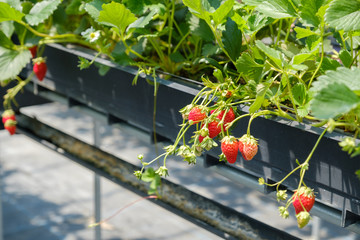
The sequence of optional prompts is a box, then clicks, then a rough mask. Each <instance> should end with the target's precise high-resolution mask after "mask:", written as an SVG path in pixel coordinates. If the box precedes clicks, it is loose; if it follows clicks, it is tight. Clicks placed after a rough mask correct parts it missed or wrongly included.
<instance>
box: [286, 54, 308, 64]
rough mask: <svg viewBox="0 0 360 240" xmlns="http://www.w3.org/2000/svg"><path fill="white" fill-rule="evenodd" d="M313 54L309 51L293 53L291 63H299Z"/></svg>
mask: <svg viewBox="0 0 360 240" xmlns="http://www.w3.org/2000/svg"><path fill="white" fill-rule="evenodd" d="M312 56H313V55H312V54H311V53H300V54H297V55H295V56H294V57H293V58H292V60H291V64H301V63H303V62H305V61H306V60H308V59H309V58H311V57H312Z"/></svg>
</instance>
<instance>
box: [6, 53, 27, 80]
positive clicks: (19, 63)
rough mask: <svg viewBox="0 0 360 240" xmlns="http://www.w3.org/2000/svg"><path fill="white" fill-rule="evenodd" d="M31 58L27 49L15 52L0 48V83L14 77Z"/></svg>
mask: <svg viewBox="0 0 360 240" xmlns="http://www.w3.org/2000/svg"><path fill="white" fill-rule="evenodd" d="M31 57H32V56H31V53H30V51H29V50H27V49H23V50H20V51H17V50H10V49H6V48H3V47H0V81H4V80H7V79H11V78H14V77H16V76H17V75H18V74H19V73H20V72H21V70H22V69H23V68H24V67H25V66H26V64H28V63H29V62H30V59H31Z"/></svg>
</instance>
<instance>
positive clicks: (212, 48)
mask: <svg viewBox="0 0 360 240" xmlns="http://www.w3.org/2000/svg"><path fill="white" fill-rule="evenodd" d="M219 52H221V49H220V48H219V46H217V45H214V44H211V43H208V44H204V46H203V48H202V50H201V53H202V55H204V56H205V57H210V56H212V55H214V54H217V53H219Z"/></svg>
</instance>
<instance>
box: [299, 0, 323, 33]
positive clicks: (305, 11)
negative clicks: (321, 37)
mask: <svg viewBox="0 0 360 240" xmlns="http://www.w3.org/2000/svg"><path fill="white" fill-rule="evenodd" d="M324 3H325V0H311V1H309V0H301V9H300V21H301V22H302V23H303V25H304V26H310V27H317V26H318V25H319V24H320V19H319V16H318V14H317V13H318V11H319V9H320V7H321V6H322V5H323V4H324Z"/></svg>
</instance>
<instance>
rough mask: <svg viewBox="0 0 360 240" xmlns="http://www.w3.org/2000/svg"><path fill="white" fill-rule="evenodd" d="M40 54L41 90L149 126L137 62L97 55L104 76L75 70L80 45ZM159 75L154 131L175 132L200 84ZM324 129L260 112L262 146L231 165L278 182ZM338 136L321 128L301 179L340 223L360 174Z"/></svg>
mask: <svg viewBox="0 0 360 240" xmlns="http://www.w3.org/2000/svg"><path fill="white" fill-rule="evenodd" d="M44 55H45V56H47V63H48V73H47V75H46V78H45V79H44V81H43V82H38V85H39V86H40V89H39V90H41V87H43V88H46V89H49V90H52V91H55V92H57V93H60V94H62V95H64V96H66V97H67V98H68V99H69V102H70V104H84V105H87V106H89V107H92V108H94V109H96V110H98V111H100V112H103V113H104V114H107V115H108V116H109V120H110V122H111V121H127V122H129V123H130V124H133V125H135V126H138V127H140V128H142V129H144V130H146V131H148V132H153V129H154V128H153V109H154V87H153V86H152V85H151V84H149V83H148V82H147V81H144V80H143V79H139V80H138V83H137V85H135V86H133V85H132V81H133V78H134V76H135V75H136V73H137V70H136V69H134V68H129V67H121V66H118V65H114V64H112V63H110V62H109V61H107V60H105V59H98V62H99V63H103V64H106V65H108V66H110V67H111V70H110V71H109V72H108V73H107V74H106V76H104V77H101V76H99V74H98V72H97V69H96V68H95V67H91V68H90V69H87V70H82V71H81V70H79V68H78V67H77V65H78V58H77V56H82V57H86V58H91V56H92V54H91V53H87V52H85V51H83V50H81V49H79V48H74V49H68V48H65V47H63V46H61V45H51V46H48V47H47V49H46V51H45V54H44ZM148 80H149V81H153V79H151V78H149V79H148ZM156 81H157V82H158V83H160V86H159V89H158V95H157V105H156V108H157V110H156V121H155V126H156V132H157V134H158V135H159V136H162V137H165V138H167V139H170V140H174V139H175V138H176V135H177V132H178V130H179V126H178V125H179V124H181V123H182V118H181V115H180V114H179V112H178V111H179V109H181V108H182V107H184V106H185V105H187V104H189V103H190V102H191V101H192V99H193V97H194V95H195V94H196V93H197V92H198V90H199V87H200V86H199V85H197V84H194V83H193V82H191V83H188V82H186V83H185V82H181V80H173V79H170V80H163V79H157V80H156ZM240 111H246V109H245V110H244V109H240ZM247 123H248V119H242V120H240V122H239V123H238V124H237V126H236V127H235V129H234V135H235V136H236V137H240V136H242V135H243V134H244V133H245V132H246V128H247ZM322 131H323V130H322V129H320V128H315V127H311V125H309V124H306V123H297V122H292V121H288V120H284V119H280V118H273V119H265V118H263V117H259V118H257V119H255V120H254V121H253V123H252V126H251V134H252V135H254V136H255V137H256V138H258V139H259V153H258V154H257V155H256V157H255V158H254V159H253V160H252V161H245V160H243V159H241V158H240V157H239V160H238V162H237V164H235V165H233V166H234V167H235V168H238V169H241V171H246V172H249V173H251V174H253V175H255V176H259V177H264V178H265V179H266V180H268V181H269V182H277V181H279V180H281V179H282V178H283V177H284V176H286V175H287V174H288V173H289V172H290V171H291V170H293V169H294V168H295V167H296V166H297V163H296V159H298V160H299V162H303V161H304V160H305V159H306V158H307V156H308V154H309V153H310V152H311V150H312V148H313V146H314V144H315V142H316V141H317V139H318V137H319V135H320V134H321V132H322ZM342 137H344V134H342V133H339V132H333V133H331V134H329V133H327V134H326V135H325V136H324V138H323V139H322V141H321V142H320V144H319V146H318V148H317V149H316V151H315V153H314V155H313V157H312V159H311V160H310V167H309V170H308V171H307V172H306V175H305V179H304V181H305V183H306V184H307V185H308V186H309V187H311V188H314V189H315V192H316V193H317V201H319V202H321V203H323V204H325V205H328V206H330V207H332V208H334V209H336V210H338V211H341V212H342V215H343V223H342V225H343V226H346V225H347V224H351V223H352V222H353V221H358V220H360V180H359V179H357V177H356V175H355V171H356V170H358V169H360V158H358V157H357V158H350V157H349V156H348V154H347V153H345V152H343V151H342V150H341V148H340V147H339V146H338V142H339V140H340V139H341V138H342ZM219 154H220V149H219V148H217V149H216V150H212V151H210V152H208V153H205V159H206V161H207V164H206V165H211V164H214V163H215V164H217V163H218V160H217V159H218V155H219ZM239 155H240V154H239ZM298 179H299V176H298V175H296V174H294V175H292V176H291V177H289V178H288V179H287V180H286V181H285V182H284V183H283V185H284V186H285V187H287V188H289V189H296V188H297V186H298Z"/></svg>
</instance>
